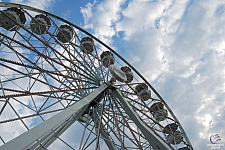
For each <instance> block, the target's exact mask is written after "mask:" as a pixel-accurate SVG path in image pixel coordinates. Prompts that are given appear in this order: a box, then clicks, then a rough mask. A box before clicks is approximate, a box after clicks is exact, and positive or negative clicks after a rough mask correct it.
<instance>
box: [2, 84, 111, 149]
mask: <svg viewBox="0 0 225 150" xmlns="http://www.w3.org/2000/svg"><path fill="white" fill-rule="evenodd" d="M107 87H108V85H107V84H106V83H103V84H102V85H101V86H100V87H99V88H97V89H95V90H94V91H93V92H92V93H91V94H89V95H88V96H87V97H85V98H83V99H81V100H80V101H78V102H76V103H74V104H73V105H71V106H70V107H68V108H66V109H65V110H63V111H62V112H60V113H58V114H57V115H55V116H53V117H51V118H49V119H48V120H46V121H44V122H42V123H41V124H39V125H37V126H35V127H34V128H32V129H30V130H28V131H26V132H25V133H23V134H21V135H20V136H18V137H16V138H14V139H12V140H11V141H9V142H7V143H6V144H4V145H2V146H1V147H0V150H14V149H17V150H24V149H25V150H29V147H31V146H32V145H34V144H35V143H36V142H38V141H39V140H42V138H43V137H45V138H46V136H45V135H47V134H49V135H50V136H51V135H52V134H50V133H51V132H52V131H54V130H55V129H57V127H59V126H61V124H63V123H64V122H65V121H67V120H68V119H69V118H70V117H74V118H76V119H78V117H79V116H81V115H82V111H85V109H82V108H84V107H85V106H86V105H88V104H89V103H90V102H92V101H93V100H94V99H95V98H96V97H98V96H99V95H100V94H101V93H102V92H103V91H104V90H105V89H106V88H107Z"/></svg>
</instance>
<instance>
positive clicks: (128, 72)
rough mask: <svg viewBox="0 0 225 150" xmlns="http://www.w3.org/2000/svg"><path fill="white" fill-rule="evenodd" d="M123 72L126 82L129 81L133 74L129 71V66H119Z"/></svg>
mask: <svg viewBox="0 0 225 150" xmlns="http://www.w3.org/2000/svg"><path fill="white" fill-rule="evenodd" d="M120 69H121V70H122V71H123V72H124V73H125V75H126V76H127V81H126V83H130V82H131V81H132V80H133V78H134V75H133V72H132V71H131V69H130V67H128V66H124V67H121V68H120Z"/></svg>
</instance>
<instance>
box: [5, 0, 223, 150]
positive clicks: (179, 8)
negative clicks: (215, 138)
mask: <svg viewBox="0 0 225 150" xmlns="http://www.w3.org/2000/svg"><path fill="white" fill-rule="evenodd" d="M2 1H3V0H2ZM4 2H8V1H4ZM10 2H14V3H21V4H22V3H23V4H25V5H30V6H34V7H37V8H40V9H44V10H46V11H49V12H51V13H54V14H55V15H58V16H60V17H62V18H65V19H67V20H68V21H70V22H72V23H74V24H76V25H78V26H80V27H82V28H84V29H86V30H87V31H89V32H90V33H92V34H93V35H95V36H96V37H98V38H99V39H100V40H102V41H103V42H105V43H106V44H108V45H109V46H111V47H112V48H113V49H114V50H116V51H117V52H118V53H119V54H120V55H121V56H123V57H124V58H125V59H126V60H127V61H128V62H129V63H130V64H131V65H133V66H134V67H135V68H136V69H137V70H138V71H139V72H140V73H141V74H142V75H143V76H144V77H145V78H146V79H147V80H148V81H149V83H150V84H152V85H153V87H154V88H155V89H156V90H157V91H158V93H159V94H160V95H161V96H162V97H163V98H164V100H165V101H166V102H167V103H168V105H169V106H170V108H171V109H172V110H173V112H174V113H175V115H176V116H177V118H178V119H179V121H180V122H181V124H182V125H183V127H184V129H185V131H186V133H187V135H188V137H189V139H190V141H191V142H192V145H193V146H194V148H195V149H197V150H201V149H210V147H207V144H209V143H210V141H209V137H210V135H212V134H219V135H220V137H221V139H222V140H221V141H220V143H223V144H225V128H224V127H225V101H224V100H225V93H224V92H225V61H224V60H225V34H224V33H225V27H224V25H225V1H224V0H76V1H69V2H67V1H63V0H38V2H37V1H36V0H12V1H10Z"/></svg>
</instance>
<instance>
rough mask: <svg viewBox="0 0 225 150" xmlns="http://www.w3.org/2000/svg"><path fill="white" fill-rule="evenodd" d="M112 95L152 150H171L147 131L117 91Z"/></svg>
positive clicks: (152, 133)
mask: <svg viewBox="0 0 225 150" xmlns="http://www.w3.org/2000/svg"><path fill="white" fill-rule="evenodd" d="M114 94H115V96H116V98H117V99H119V101H120V102H121V104H122V105H123V108H124V111H125V112H126V113H127V115H128V116H129V117H130V118H131V119H132V120H133V122H134V123H135V124H136V126H137V127H138V128H139V129H140V130H141V132H142V134H143V135H144V136H145V137H146V140H147V141H148V142H149V143H150V144H151V146H152V147H153V149H154V150H171V149H173V148H172V147H170V146H168V145H167V144H166V143H165V142H164V141H163V140H162V139H160V138H159V136H157V135H156V134H155V133H154V132H153V131H152V130H151V129H149V128H148V127H147V126H146V125H145V124H144V123H143V122H142V121H141V119H140V118H139V117H138V116H137V114H136V112H135V111H134V110H133V108H132V106H131V105H130V104H129V103H128V101H127V100H125V99H124V98H123V96H122V94H121V92H120V91H119V89H116V90H114Z"/></svg>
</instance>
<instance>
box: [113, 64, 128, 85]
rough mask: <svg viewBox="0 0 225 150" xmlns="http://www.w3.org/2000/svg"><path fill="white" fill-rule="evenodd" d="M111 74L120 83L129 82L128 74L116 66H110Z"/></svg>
mask: <svg viewBox="0 0 225 150" xmlns="http://www.w3.org/2000/svg"><path fill="white" fill-rule="evenodd" d="M109 72H110V73H111V74H112V76H113V77H114V78H115V79H116V80H118V81H120V82H126V81H127V77H126V74H125V73H124V72H123V71H122V70H121V69H120V68H118V67H117V66H115V65H110V66H109Z"/></svg>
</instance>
